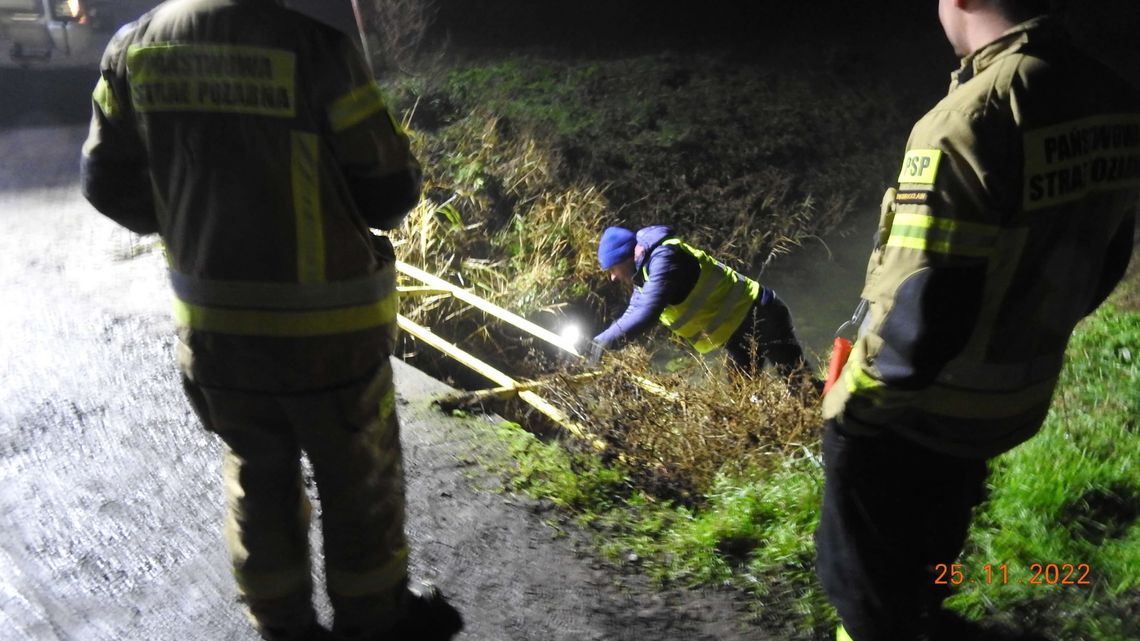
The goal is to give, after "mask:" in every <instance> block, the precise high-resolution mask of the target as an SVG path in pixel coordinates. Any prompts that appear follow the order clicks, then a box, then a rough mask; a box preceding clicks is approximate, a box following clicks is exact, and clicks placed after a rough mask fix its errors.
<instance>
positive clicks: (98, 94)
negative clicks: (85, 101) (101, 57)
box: [91, 78, 119, 120]
mask: <svg viewBox="0 0 1140 641" xmlns="http://www.w3.org/2000/svg"><path fill="white" fill-rule="evenodd" d="M91 98H92V100H94V101H95V104H96V105H99V109H100V110H101V111H102V112H103V115H104V116H106V117H107V119H108V120H115V119H116V118H118V117H119V100H118V98H116V97H115V91H114V89H112V88H111V83H109V82H107V79H106V78H100V79H99V82H98V84H96V85H95V91H94V92H92V94H91Z"/></svg>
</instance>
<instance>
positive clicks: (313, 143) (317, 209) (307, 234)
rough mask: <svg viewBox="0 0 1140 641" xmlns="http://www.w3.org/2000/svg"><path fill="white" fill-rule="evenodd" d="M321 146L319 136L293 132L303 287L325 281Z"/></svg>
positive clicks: (299, 271)
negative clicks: (304, 284)
mask: <svg viewBox="0 0 1140 641" xmlns="http://www.w3.org/2000/svg"><path fill="white" fill-rule="evenodd" d="M319 142H320V141H319V139H318V138H317V135H316V134H309V133H305V132H301V131H294V132H293V154H292V157H293V158H292V160H293V169H292V171H293V215H294V217H295V218H296V223H297V280H298V282H301V283H319V282H322V281H324V280H325V226H324V220H322V214H321V187H320V184H321V183H320V147H319Z"/></svg>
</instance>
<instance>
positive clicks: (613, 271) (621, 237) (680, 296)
mask: <svg viewBox="0 0 1140 641" xmlns="http://www.w3.org/2000/svg"><path fill="white" fill-rule="evenodd" d="M598 262H599V264H600V265H601V267H602V269H604V270H606V271H607V272H609V274H610V278H611V280H616V281H621V282H623V283H625V284H627V285H632V286H633V288H634V289H633V295H632V296H631V298H630V302H629V305H628V306H627V307H626V309H625V312H624V313H623V314H622V315H621V317H619V318H618V319H617V320H615V321H614V322H613V323H612V324H611V325H610V326H609V327H608V328H607V329H606V330H605V331H604V332H602V333H601V334H598V335H597V336H595V337H594V348H595V349H598V348H601V349H613V348H616V347H620V346H621V344H622V343H624V342H625V341H626V340H628V339H630V338H632V337H634V336H637V335H639V334H641V333H643V332H645V331H647V330H648V329H649V328H650V327H652V326H653V325H654V324H655V323H656V322H658V321H660V322H661V323H662V324H664V325H665V326H666V327H668V328H669V329H670V330H672V331H673V333H675V334H677V335H678V336H680V337H681V338H684V339H685V340H686V341H687V342H688V343H689V344H690V345H692V346H693V349H695V350H697V351H698V352H700V353H702V354H705V353H708V352H711V351H713V350H715V349H718V348H721V347H723V348H724V349H725V350H726V351H727V352H728V355H729V358H730V359H731V361H732V363H733V364H734V365H735V366H736V367H738V368H739V369H740V370H741V371H744V372H754V371H757V370H759V368H761V367H763V366H764V364H765V362H768V361H770V362H771V363H772V364H773V365H774V366H775V367H776V370H777V371H778V372H779V373H780V374H781V375H782V376H784V377H786V378H790V379H792V380H793V381H795V382H797V383H798V382H805V383H809V384H812V385H815V384H816V383H817V382H816V381H813V380H811V369H810V368H809V367H808V365H807V359H806V358H805V357H804V350H803V347H801V345H800V342H799V339H797V338H796V333H795V329H794V327H793V325H792V315H791V312H790V311H789V310H788V307H787V306H786V305H785V304H784V303H783V301H781V300H780V299H779V298H777V297H776V293H775V292H773V291H772V290H771V289H768V288H767V287H764V286H762V285H760V283H757V282H756V281H754V280H752V279H751V278H748V277H747V276H744V275H742V274H740V273H738V272H737V271H736V270H734V269H732V268H730V267H728V266H726V265H724V264H723V263H720V262H718V261H717V260H715V259H713V258H712V257H711V256H709V255H708V254H706V253H705V252H703V251H701V250H699V249H697V248H695V247H692V246H690V245H688V244H687V243H685V242H683V241H681V240H680V239H679V238H677V237H676V236H674V235H673V230H672V229H671V228H669V227H667V226H664V225H654V226H651V227H646V228H644V229H641V230H640V231H638V232H636V233H634V232H633V231H631V230H629V229H625V228H624V227H609V228H607V229H606V230H605V231H604V232H603V233H602V238H601V240H600V241H599V242H598Z"/></svg>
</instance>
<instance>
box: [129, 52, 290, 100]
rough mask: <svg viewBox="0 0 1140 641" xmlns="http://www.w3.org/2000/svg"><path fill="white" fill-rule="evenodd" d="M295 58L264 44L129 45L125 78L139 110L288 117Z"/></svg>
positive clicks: (132, 98)
mask: <svg viewBox="0 0 1140 641" xmlns="http://www.w3.org/2000/svg"><path fill="white" fill-rule="evenodd" d="M295 69H296V59H295V56H294V54H293V53H292V52H290V51H285V50H283V49H270V48H267V47H247V46H237V45H204V44H161V45H131V47H130V48H129V49H128V50H127V80H128V82H129V83H130V87H131V101H132V103H133V104H134V107H135V110H137V111H138V112H140V113H148V112H159V111H199V112H214V113H241V114H254V115H260V116H273V117H283V118H292V117H293V115H294V114H295V111H296V102H297V101H296V94H297V92H296V84H295V83H296V80H295V78H294V72H295Z"/></svg>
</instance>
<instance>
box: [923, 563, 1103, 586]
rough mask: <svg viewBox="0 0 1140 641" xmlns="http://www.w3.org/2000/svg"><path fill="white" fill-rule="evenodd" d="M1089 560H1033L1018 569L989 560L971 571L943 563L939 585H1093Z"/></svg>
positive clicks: (938, 571) (936, 576) (938, 567)
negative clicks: (979, 570) (1069, 561)
mask: <svg viewBox="0 0 1140 641" xmlns="http://www.w3.org/2000/svg"><path fill="white" fill-rule="evenodd" d="M1091 574H1092V571H1091V570H1090V569H1089V564H1088V563H1030V564H1029V568H1028V571H1027V572H1025V571H1020V572H1019V571H1018V568H1010V566H1009V564H1007V563H1003V564H1001V565H993V564H990V563H987V564H986V565H984V566H982V570H981V572H974V573H970V572H968V571H967V570H966V566H965V565H963V564H962V563H939V564H937V565H935V566H934V583H935V585H963V584H969V583H986V584H991V585H1009V584H1020V585H1092V579H1091Z"/></svg>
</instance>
